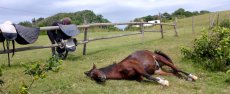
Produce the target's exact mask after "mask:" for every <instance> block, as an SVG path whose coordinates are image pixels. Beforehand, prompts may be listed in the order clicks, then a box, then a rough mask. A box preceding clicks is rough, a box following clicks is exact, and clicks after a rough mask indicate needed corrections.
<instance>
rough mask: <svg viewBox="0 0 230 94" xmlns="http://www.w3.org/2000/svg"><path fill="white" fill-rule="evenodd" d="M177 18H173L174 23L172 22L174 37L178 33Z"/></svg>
mask: <svg viewBox="0 0 230 94" xmlns="http://www.w3.org/2000/svg"><path fill="white" fill-rule="evenodd" d="M176 26H177V17H176V18H175V21H174V26H173V27H174V30H175V36H176V37H178V33H177V27H176Z"/></svg>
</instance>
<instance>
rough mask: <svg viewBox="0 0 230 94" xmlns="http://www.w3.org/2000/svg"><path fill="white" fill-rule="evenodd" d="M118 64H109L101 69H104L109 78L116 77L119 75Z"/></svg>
mask: <svg viewBox="0 0 230 94" xmlns="http://www.w3.org/2000/svg"><path fill="white" fill-rule="evenodd" d="M116 67H117V64H112V65H109V66H107V67H104V68H101V69H99V70H100V71H102V72H103V73H104V74H105V75H106V78H107V79H116V77H117V74H118V73H117V71H116V70H117V68H116Z"/></svg>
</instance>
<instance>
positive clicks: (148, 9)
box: [0, 0, 230, 22]
mask: <svg viewBox="0 0 230 94" xmlns="http://www.w3.org/2000/svg"><path fill="white" fill-rule="evenodd" d="M228 4H230V1H229V0H199V1H197V0H7V1H6V0H0V12H1V15H0V18H1V19H0V22H2V20H4V19H12V21H15V22H19V21H24V20H26V19H27V20H29V21H30V20H31V19H32V18H33V17H47V16H51V15H53V14H56V13H58V12H76V11H80V10H85V9H88V10H93V11H94V12H95V13H97V14H102V15H103V16H104V17H106V18H108V19H109V20H111V21H112V22H115V21H116V22H118V21H129V20H132V19H133V18H135V17H140V16H145V15H153V14H157V13H158V12H172V11H175V10H176V9H178V8H184V9H185V10H189V11H195V10H198V11H199V10H210V11H218V10H223V9H225V10H226V9H228V10H229V9H230V6H229V5H228ZM1 7H6V8H12V9H16V10H11V9H8V10H7V9H3V8H1ZM19 10H24V11H19Z"/></svg>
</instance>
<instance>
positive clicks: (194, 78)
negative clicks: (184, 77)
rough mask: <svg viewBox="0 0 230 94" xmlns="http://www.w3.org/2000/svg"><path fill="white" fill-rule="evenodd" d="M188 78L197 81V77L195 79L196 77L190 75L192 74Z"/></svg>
mask: <svg viewBox="0 0 230 94" xmlns="http://www.w3.org/2000/svg"><path fill="white" fill-rule="evenodd" d="M188 76H189V77H190V78H192V79H193V80H194V81H196V80H197V79H198V77H197V76H195V75H192V74H189V75H188Z"/></svg>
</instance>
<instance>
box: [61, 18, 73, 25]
mask: <svg viewBox="0 0 230 94" xmlns="http://www.w3.org/2000/svg"><path fill="white" fill-rule="evenodd" d="M61 22H62V24H63V25H69V24H71V19H70V18H68V17H65V18H63V19H62V20H61Z"/></svg>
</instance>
